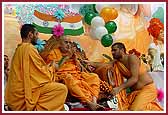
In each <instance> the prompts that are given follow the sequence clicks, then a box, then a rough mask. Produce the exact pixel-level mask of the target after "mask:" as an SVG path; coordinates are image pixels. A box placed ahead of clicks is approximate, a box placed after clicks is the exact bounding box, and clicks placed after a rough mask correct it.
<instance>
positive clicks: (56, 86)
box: [5, 43, 67, 111]
mask: <svg viewBox="0 0 168 115" xmlns="http://www.w3.org/2000/svg"><path fill="white" fill-rule="evenodd" d="M25 52H26V53H25ZM52 79H53V74H51V73H50V71H49V68H48V67H47V65H46V63H45V62H44V60H43V59H42V58H41V56H40V55H39V54H38V51H37V50H36V49H35V47H34V46H33V45H32V44H30V43H22V44H21V45H19V46H18V47H17V49H16V51H15V54H14V56H13V59H12V63H11V68H10V73H9V79H8V82H7V84H6V89H5V102H6V104H7V105H8V106H9V107H10V108H11V109H12V110H15V111H25V110H27V111H33V110H37V111H38V110H43V111H45V110H64V105H63V104H64V102H65V98H66V96H67V88H66V86H65V85H63V84H60V83H55V82H53V81H52ZM55 102H56V103H55Z"/></svg>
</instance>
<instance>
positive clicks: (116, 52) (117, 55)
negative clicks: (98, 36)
mask: <svg viewBox="0 0 168 115" xmlns="http://www.w3.org/2000/svg"><path fill="white" fill-rule="evenodd" d="M121 52H122V51H121V50H120V49H119V48H118V46H117V45H115V46H113V47H112V49H111V53H112V55H113V58H114V59H120V58H122V54H121Z"/></svg>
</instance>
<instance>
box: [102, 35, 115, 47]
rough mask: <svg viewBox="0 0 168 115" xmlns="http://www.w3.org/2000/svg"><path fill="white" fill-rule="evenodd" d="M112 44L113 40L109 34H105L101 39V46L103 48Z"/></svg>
mask: <svg viewBox="0 0 168 115" xmlns="http://www.w3.org/2000/svg"><path fill="white" fill-rule="evenodd" d="M112 43H113V38H112V36H111V35H110V34H105V35H104V36H103V37H102V39H101V44H102V45H103V46H104V47H109V46H111V45H112Z"/></svg>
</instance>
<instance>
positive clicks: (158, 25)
mask: <svg viewBox="0 0 168 115" xmlns="http://www.w3.org/2000/svg"><path fill="white" fill-rule="evenodd" d="M149 23H150V24H149V27H148V28H147V30H148V32H149V34H151V35H152V36H153V37H154V40H158V39H159V35H160V33H161V30H164V25H163V23H162V22H161V21H160V20H159V19H158V18H152V19H151V20H150V22H149Z"/></svg>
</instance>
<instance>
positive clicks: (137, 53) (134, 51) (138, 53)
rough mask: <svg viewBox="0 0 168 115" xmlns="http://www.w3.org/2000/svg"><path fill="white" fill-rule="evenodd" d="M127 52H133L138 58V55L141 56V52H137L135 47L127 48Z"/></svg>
mask: <svg viewBox="0 0 168 115" xmlns="http://www.w3.org/2000/svg"><path fill="white" fill-rule="evenodd" d="M128 53H129V54H134V55H136V56H137V57H138V58H140V56H141V53H140V52H138V51H137V50H136V49H132V50H129V52H128Z"/></svg>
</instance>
